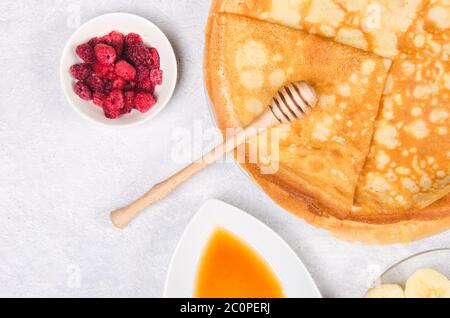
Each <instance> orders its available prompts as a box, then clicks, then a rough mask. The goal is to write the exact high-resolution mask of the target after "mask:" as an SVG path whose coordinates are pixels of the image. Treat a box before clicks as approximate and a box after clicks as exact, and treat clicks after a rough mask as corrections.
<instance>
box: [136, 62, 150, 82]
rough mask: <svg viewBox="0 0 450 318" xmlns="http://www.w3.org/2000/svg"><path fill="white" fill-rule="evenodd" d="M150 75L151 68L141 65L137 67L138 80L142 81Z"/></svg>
mask: <svg viewBox="0 0 450 318" xmlns="http://www.w3.org/2000/svg"><path fill="white" fill-rule="evenodd" d="M148 77H150V69H149V68H148V67H147V66H144V65H139V66H138V67H137V68H136V81H137V82H142V81H143V80H144V79H146V78H148Z"/></svg>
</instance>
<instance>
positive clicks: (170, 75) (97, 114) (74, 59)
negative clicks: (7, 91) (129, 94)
mask: <svg viewBox="0 0 450 318" xmlns="http://www.w3.org/2000/svg"><path fill="white" fill-rule="evenodd" d="M113 30H117V31H120V32H122V33H124V34H128V33H130V32H133V33H137V34H139V35H141V36H142V39H143V40H144V43H145V44H146V45H148V46H151V47H154V48H156V49H157V50H158V52H159V55H160V57H161V69H162V70H163V72H164V81H163V85H161V86H157V87H156V89H155V97H156V98H157V103H156V104H155V105H154V106H153V107H152V108H151V109H150V110H149V111H148V112H147V113H145V114H142V113H140V112H138V111H136V110H133V111H132V112H131V113H130V114H127V115H124V116H122V117H120V118H118V119H108V118H105V116H104V114H103V111H102V110H101V109H100V108H99V107H97V106H94V105H93V104H92V102H86V101H83V100H82V99H81V98H79V97H78V96H77V95H76V94H75V93H74V91H73V85H74V84H75V81H74V80H73V78H72V77H71V75H70V73H69V68H70V66H72V65H73V64H75V63H81V62H82V61H81V60H80V58H79V57H78V56H77V55H76V53H75V49H76V47H77V46H78V45H79V44H82V43H86V42H87V41H89V40H90V39H91V38H93V37H96V36H103V35H106V34H108V33H109V32H111V31H113ZM60 78H61V85H62V89H63V92H64V94H65V95H66V97H67V100H68V101H69V103H70V104H71V105H72V106H73V108H74V109H75V110H76V112H77V113H78V114H80V115H81V116H82V117H84V118H86V119H88V120H90V121H92V122H95V123H99V124H103V125H108V126H112V127H129V126H134V125H137V124H141V123H143V122H146V121H148V120H150V119H152V118H154V117H155V116H156V115H157V114H158V113H159V112H160V111H161V110H162V109H163V108H164V107H165V106H166V105H167V103H168V102H169V100H170V98H171V97H172V94H173V92H174V90H175V85H176V82H177V60H176V57H175V53H174V51H173V48H172V46H171V44H170V42H169V40H168V39H167V37H166V36H165V35H164V33H163V32H162V31H161V30H160V29H159V28H158V27H157V26H156V25H154V24H153V23H152V22H150V21H148V20H147V19H144V18H142V17H139V16H136V15H133V14H128V13H111V14H106V15H102V16H99V17H97V18H94V19H92V20H90V21H89V22H87V23H85V24H84V25H82V26H81V27H80V28H79V29H78V30H77V31H76V32H75V33H74V34H73V35H72V36H71V37H70V39H69V41H68V42H67V44H66V47H65V48H64V51H63V55H62V57H61V63H60Z"/></svg>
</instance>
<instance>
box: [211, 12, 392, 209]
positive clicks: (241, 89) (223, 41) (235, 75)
mask: <svg viewBox="0 0 450 318" xmlns="http://www.w3.org/2000/svg"><path fill="white" fill-rule="evenodd" d="M211 23H212V24H211V25H210V34H209V35H208V36H209V39H210V40H209V43H207V50H206V52H207V56H206V65H205V68H206V81H207V86H208V90H209V93H210V97H211V99H212V102H213V104H214V108H215V111H216V115H217V119H218V122H219V125H220V128H222V129H225V128H230V127H243V126H246V125H247V124H249V123H250V122H251V121H252V120H253V119H255V118H256V117H257V116H258V115H259V114H260V113H261V112H263V111H264V109H265V105H268V104H269V102H270V100H271V98H272V96H273V95H274V94H275V93H276V92H277V91H278V90H279V89H280V88H281V87H282V86H283V85H285V84H288V83H289V82H293V81H299V80H306V81H307V82H309V83H310V84H312V85H313V86H314V87H315V89H316V91H317V93H318V95H319V98H320V100H319V106H318V109H317V110H315V111H314V112H313V113H312V114H311V115H310V116H308V117H307V118H305V119H303V120H301V121H299V122H298V123H295V124H293V125H286V126H283V127H281V128H282V129H281V131H282V133H281V144H280V169H279V171H278V172H277V173H276V174H274V175H266V176H264V178H267V179H270V181H271V182H273V183H276V184H277V185H279V186H281V187H283V188H284V189H285V190H286V191H288V192H289V193H292V194H294V195H297V196H299V197H301V198H303V199H304V200H305V201H306V202H307V203H308V204H309V205H310V206H313V207H315V208H317V211H320V213H329V214H333V215H335V216H336V217H339V218H345V217H346V216H347V215H348V214H349V213H350V211H351V208H352V205H353V199H354V193H355V187H356V184H357V182H358V179H359V176H360V173H361V169H362V167H363V165H364V162H365V159H366V157H367V154H368V152H369V147H370V143H371V139H372V136H373V130H374V122H375V118H376V116H377V113H378V107H379V102H380V98H381V94H382V91H383V87H384V84H385V80H386V77H387V72H388V70H389V67H390V61H389V60H386V59H383V58H381V57H378V56H376V55H374V54H372V53H368V52H364V51H362V50H359V49H356V48H352V47H348V46H345V45H342V44H339V43H335V42H332V41H330V40H327V39H324V38H321V37H318V36H315V35H311V34H308V33H306V32H304V31H301V30H294V29H291V28H288V27H284V26H281V25H277V24H272V23H266V22H262V21H259V20H254V19H251V18H247V17H243V16H237V15H233V14H216V15H215V16H214V17H213V19H212V21H211ZM324 211H326V212H324Z"/></svg>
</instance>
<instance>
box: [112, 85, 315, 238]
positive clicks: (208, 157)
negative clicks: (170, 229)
mask: <svg viewBox="0 0 450 318" xmlns="http://www.w3.org/2000/svg"><path fill="white" fill-rule="evenodd" d="M316 104H317V96H316V93H315V91H314V89H313V88H312V87H311V86H310V85H309V84H308V83H306V82H303V81H301V82H297V83H291V84H289V85H287V86H285V87H283V88H282V89H281V90H280V91H279V92H278V93H277V94H276V95H275V97H274V98H273V99H272V102H271V103H270V105H269V107H268V109H267V110H266V111H265V112H264V113H263V114H262V115H261V116H260V117H258V118H257V119H256V120H255V121H254V122H253V123H252V124H250V125H249V126H248V127H246V128H245V129H244V130H242V131H240V132H239V133H238V134H236V135H235V136H232V137H230V138H229V139H227V140H226V141H225V142H224V143H223V144H221V145H219V146H217V147H216V148H214V149H213V150H211V151H210V152H209V153H207V154H205V155H204V156H203V157H201V158H200V159H198V160H197V161H195V162H193V163H192V164H190V165H189V166H187V167H186V168H184V169H183V170H181V171H179V172H178V173H176V174H175V175H173V176H171V177H170V178H168V179H166V180H165V181H163V182H161V183H158V184H156V185H155V186H154V187H153V188H151V189H150V190H149V191H148V192H147V193H145V194H144V195H143V196H142V197H141V198H139V199H137V200H136V201H134V202H133V203H131V204H130V205H128V206H126V207H124V208H122V209H119V210H117V211H114V212H112V213H111V221H112V223H113V224H114V225H115V226H116V227H118V228H120V229H124V228H125V227H126V226H127V225H128V224H129V223H130V222H131V221H132V220H133V219H134V218H135V217H136V216H137V215H138V214H139V213H141V212H142V211H143V210H144V209H145V208H147V207H149V206H150V205H152V204H154V203H156V202H158V201H160V200H162V199H163V198H165V197H166V196H168V195H169V194H170V193H171V192H172V191H174V190H175V189H176V188H177V187H178V186H179V185H181V184H182V183H183V182H185V181H186V180H188V179H189V178H191V177H192V176H193V175H195V174H196V173H198V172H199V171H201V170H203V169H204V168H205V167H206V166H208V165H209V164H210V163H212V162H215V161H216V160H217V159H218V158H220V157H221V156H223V155H224V154H225V153H228V152H230V151H232V150H233V149H235V148H236V147H238V146H239V145H241V144H243V143H245V142H247V141H248V140H249V139H250V138H251V137H253V136H255V135H256V134H257V133H258V132H261V130H264V129H269V128H271V127H273V126H276V125H278V124H283V123H292V122H295V121H297V120H298V119H300V118H302V117H304V116H306V115H308V114H309V113H310V112H311V111H312V109H313V108H314V107H315V106H316Z"/></svg>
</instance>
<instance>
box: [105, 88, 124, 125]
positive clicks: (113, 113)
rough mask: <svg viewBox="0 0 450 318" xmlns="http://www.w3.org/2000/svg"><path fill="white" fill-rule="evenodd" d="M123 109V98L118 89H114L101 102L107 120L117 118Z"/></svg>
mask: <svg viewBox="0 0 450 318" xmlns="http://www.w3.org/2000/svg"><path fill="white" fill-rule="evenodd" d="M124 107H125V98H124V96H123V93H122V91H121V90H120V89H115V90H113V91H112V92H111V94H109V96H108V97H107V98H105V99H104V100H103V111H104V113H105V116H106V117H107V118H111V119H114V118H118V117H120V115H121V114H122V109H123V108H124Z"/></svg>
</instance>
